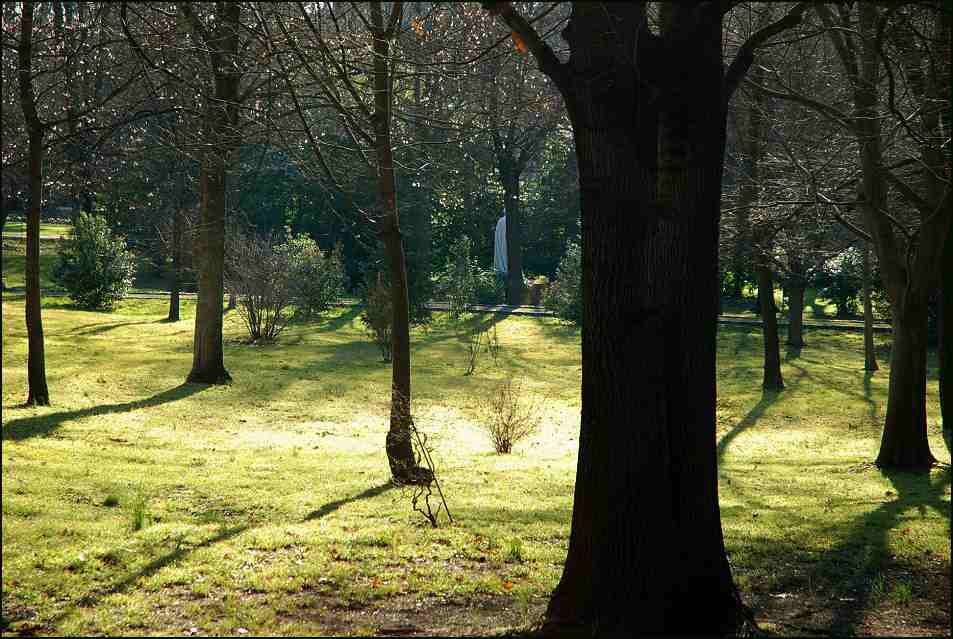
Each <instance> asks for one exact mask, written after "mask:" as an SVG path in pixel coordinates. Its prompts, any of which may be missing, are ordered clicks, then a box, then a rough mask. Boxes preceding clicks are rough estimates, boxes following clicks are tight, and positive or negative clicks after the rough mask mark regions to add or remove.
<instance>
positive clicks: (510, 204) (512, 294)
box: [500, 162, 523, 306]
mask: <svg viewBox="0 0 953 639" xmlns="http://www.w3.org/2000/svg"><path fill="white" fill-rule="evenodd" d="M503 164H508V163H507V162H504V163H503ZM500 178H501V180H502V182H503V206H504V210H505V211H506V303H507V304H512V305H514V306H516V305H519V304H522V303H523V249H522V245H523V231H522V224H523V221H522V212H521V211H520V176H519V173H517V172H516V170H515V169H514V168H513V167H511V166H505V167H501V171H500Z"/></svg>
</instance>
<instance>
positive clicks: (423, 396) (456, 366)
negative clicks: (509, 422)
mask: <svg viewBox="0 0 953 639" xmlns="http://www.w3.org/2000/svg"><path fill="white" fill-rule="evenodd" d="M165 312H166V304H165V302H164V301H163V300H127V301H125V302H122V303H120V305H119V307H118V308H117V309H116V311H115V312H113V313H108V314H107V313H89V312H83V311H77V310H73V309H72V308H70V306H69V305H68V303H67V300H65V299H64V298H44V322H45V326H44V328H45V335H46V355H47V371H48V379H49V383H50V389H51V394H52V400H53V402H54V405H53V406H52V407H48V408H23V407H21V406H20V404H21V403H22V401H23V400H24V398H25V397H26V386H25V385H26V380H25V360H26V337H25V329H24V326H23V320H22V317H23V303H22V297H14V298H12V299H11V298H9V297H7V298H5V299H4V303H3V377H2V381H3V391H2V404H3V450H2V473H3V474H2V479H3V481H2V486H3V488H2V496H3V528H2V531H3V582H2V584H3V585H2V588H3V591H2V603H3V616H4V618H5V621H4V623H5V624H7V625H8V627H7V630H8V631H11V632H23V633H29V632H33V633H46V634H93V633H106V634H122V635H127V634H189V633H197V634H203V635H204V634H223V635H234V634H240V633H242V630H247V631H248V634H249V635H257V634H311V635H313V634H374V633H376V632H379V631H381V630H391V631H396V630H401V629H402V630H403V631H405V632H409V629H415V630H416V631H417V632H423V633H428V634H462V633H470V634H486V633H488V632H492V631H493V630H494V629H496V628H500V627H507V626H515V625H519V624H522V623H525V622H527V621H531V620H532V617H533V615H536V614H539V613H540V612H541V611H542V609H543V607H544V606H545V603H546V600H547V597H548V595H549V592H550V591H551V590H552V588H553V587H554V586H555V584H556V582H557V580H558V578H559V575H560V573H561V570H562V562H563V560H564V558H565V552H566V542H567V536H568V532H569V520H570V514H571V507H572V488H573V480H574V474H575V459H576V450H577V446H578V419H579V379H580V356H579V333H578V331H577V330H576V329H573V328H569V327H566V326H564V325H561V324H559V323H557V322H556V321H554V320H551V319H548V318H527V317H508V318H505V319H502V320H501V321H499V322H498V324H497V330H498V334H499V339H500V342H501V343H502V345H503V349H504V350H503V354H502V356H501V357H500V359H499V363H498V364H494V363H493V361H492V360H491V359H490V358H489V357H488V356H485V357H484V358H483V359H482V360H481V361H480V363H479V365H478V368H477V371H476V372H475V373H474V374H473V375H470V376H465V375H463V373H464V370H465V368H466V364H465V361H464V359H465V357H464V346H463V344H462V343H461V342H460V341H459V340H458V339H457V337H456V335H455V333H454V332H453V331H452V330H451V329H450V328H449V326H448V324H447V323H446V322H445V321H444V320H443V319H438V321H437V322H436V323H435V324H434V326H433V327H432V328H430V329H429V330H417V331H415V332H414V335H413V343H414V349H413V366H414V377H413V388H414V401H415V405H414V406H415V415H416V421H417V424H418V427H419V428H420V430H421V431H422V432H423V433H425V434H426V435H427V436H428V439H429V441H430V443H431V444H432V445H433V456H434V459H435V461H436V463H437V465H438V473H439V477H440V478H441V480H442V485H443V488H444V491H445V493H446V496H447V499H448V502H449V505H450V509H451V512H452V514H453V516H454V518H455V523H454V524H452V525H449V524H447V523H446V521H443V522H442V524H441V526H440V527H439V528H436V529H434V528H431V527H430V525H429V524H428V523H426V522H425V521H424V519H423V518H422V517H421V516H420V515H418V514H417V513H415V512H413V510H412V508H411V494H410V493H408V492H405V491H402V490H398V489H393V488H391V487H390V485H389V482H388V479H389V472H388V469H387V461H386V458H385V456H384V452H383V447H384V437H385V432H386V412H387V405H388V396H389V392H388V391H389V384H390V370H389V367H388V366H387V365H384V364H382V363H381V362H380V359H379V355H378V352H377V349H376V348H375V346H374V345H373V344H372V343H371V342H369V341H368V340H367V338H366V337H365V336H364V334H363V332H362V330H361V324H360V322H359V320H358V316H357V311H356V310H355V309H353V308H352V309H340V310H337V311H335V312H334V314H333V315H332V317H330V318H329V319H327V320H325V321H323V322H320V323H314V324H305V325H300V324H299V325H292V327H290V328H289V329H288V330H287V331H286V333H284V334H283V335H282V337H281V338H280V341H279V343H278V344H277V345H270V346H262V345H257V346H256V345H249V344H246V343H243V342H242V341H241V337H242V328H241V325H240V322H239V319H238V318H237V317H236V316H235V315H234V314H232V313H230V314H228V315H227V316H226V318H227V319H226V334H227V345H226V363H227V366H228V368H229V370H230V372H231V373H232V375H233V377H234V383H233V384H232V385H231V386H227V387H203V386H196V385H183V384H182V381H183V380H184V378H185V375H186V373H187V372H188V370H189V367H190V363H191V346H192V320H193V318H194V306H193V305H192V304H191V303H189V302H186V303H185V305H184V308H183V320H182V321H180V322H177V323H167V322H164V321H162V318H163V317H164V316H165ZM496 319H499V318H494V317H492V316H483V317H481V318H479V320H477V321H480V322H491V321H496ZM719 331H720V332H719V371H718V383H719V400H718V454H719V458H720V494H721V506H722V516H723V522H724V530H725V538H726V543H727V547H728V551H729V553H730V561H731V564H732V567H733V571H734V575H735V578H736V580H737V582H738V584H739V586H740V588H741V590H742V595H743V597H744V598H745V600H746V601H747V602H748V603H749V604H750V605H751V606H752V607H753V608H754V610H755V612H756V615H757V617H758V619H759V620H760V622H761V624H762V626H763V627H764V628H765V629H766V630H768V631H771V632H776V633H779V634H798V635H800V634H805V633H807V632H808V631H816V632H821V633H830V632H838V633H842V634H843V633H847V632H853V633H858V634H904V633H912V634H916V633H926V634H940V633H945V632H948V627H949V611H950V595H949V593H950V590H949V586H950V519H949V516H950V473H949V467H948V466H947V467H944V468H938V469H935V470H934V471H933V472H932V473H931V474H930V475H929V476H908V475H896V474H891V475H884V474H882V473H880V472H879V471H878V470H877V469H876V468H874V467H873V466H872V464H871V463H870V462H871V461H872V460H873V458H874V456H875V455H876V451H877V447H878V444H879V436H880V424H881V421H882V417H883V411H884V410H885V397H886V388H887V378H888V373H889V371H888V370H887V367H886V364H887V361H886V360H887V352H886V344H887V342H885V341H884V339H883V338H882V337H881V336H878V338H877V339H878V342H879V346H880V357H881V362H882V364H883V365H884V368H883V369H882V370H881V371H880V372H878V373H877V374H875V375H873V376H865V374H864V372H863V370H862V365H863V356H862V336H861V335H859V334H851V333H833V332H825V331H808V332H807V334H806V341H807V342H808V345H807V346H806V347H805V348H803V349H802V350H801V351H800V352H789V353H787V356H786V358H785V361H784V367H783V371H784V374H785V380H786V382H787V384H788V388H787V389H786V390H785V391H783V392H782V393H780V394H777V395H762V393H761V390H760V379H761V360H760V349H761V338H760V332H759V331H758V330H757V329H750V330H749V329H748V327H726V326H722V327H720V329H719ZM932 357H933V356H932V355H931V369H930V375H931V378H930V383H929V419H930V429H931V446H932V448H933V452H934V454H935V455H936V456H937V457H939V458H940V459H942V460H943V461H944V462H949V459H950V457H949V451H948V450H947V449H946V448H945V446H944V444H943V442H942V439H941V437H940V434H939V426H938V406H937V384H936V379H935V377H936V368H935V359H933V358H932ZM507 375H516V376H519V377H521V378H523V379H524V380H525V381H524V388H526V389H527V392H529V393H532V394H533V395H536V396H538V397H541V398H545V399H544V403H543V406H544V408H543V410H544V419H543V421H542V427H541V430H540V431H539V433H538V434H537V435H536V436H534V437H532V438H531V439H530V440H529V441H526V442H523V443H521V444H519V445H517V447H516V449H515V451H514V453H513V454H511V455H505V456H498V455H495V454H494V453H493V452H492V449H491V447H490V445H489V443H488V441H487V439H486V438H485V435H484V433H483V432H482V431H481V429H480V427H479V423H480V421H481V408H480V398H481V397H483V396H484V395H485V394H487V393H488V392H489V391H490V390H491V389H492V388H493V387H494V385H495V384H496V383H497V382H498V381H499V380H501V379H503V378H504V377H506V376H507ZM192 629H195V630H192Z"/></svg>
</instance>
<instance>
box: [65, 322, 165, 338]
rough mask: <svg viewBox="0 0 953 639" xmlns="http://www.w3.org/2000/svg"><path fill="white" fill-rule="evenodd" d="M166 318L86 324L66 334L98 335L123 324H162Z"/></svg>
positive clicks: (72, 335) (73, 335)
mask: <svg viewBox="0 0 953 639" xmlns="http://www.w3.org/2000/svg"><path fill="white" fill-rule="evenodd" d="M166 321H167V319H166V318H163V319H157V320H143V321H141V322H114V323H112V324H98V323H97V324H87V325H84V326H78V327H76V328H74V329H72V330H70V331H66V334H67V335H69V336H71V337H75V336H80V335H84V336H85V335H100V334H102V333H106V332H108V331H111V330H113V329H115V328H122V327H123V326H138V325H141V324H162V323H163V322H166Z"/></svg>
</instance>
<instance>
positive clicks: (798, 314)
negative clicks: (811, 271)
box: [787, 277, 804, 348]
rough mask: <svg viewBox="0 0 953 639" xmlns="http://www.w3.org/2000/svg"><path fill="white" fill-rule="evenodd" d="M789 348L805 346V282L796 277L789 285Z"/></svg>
mask: <svg viewBox="0 0 953 639" xmlns="http://www.w3.org/2000/svg"><path fill="white" fill-rule="evenodd" d="M787 343H788V346H793V347H794V348H801V347H802V346H804V281H803V280H801V279H800V278H799V277H795V281H794V282H793V283H791V284H789V285H788V341H787Z"/></svg>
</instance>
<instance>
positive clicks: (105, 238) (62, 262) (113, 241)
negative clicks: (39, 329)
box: [51, 212, 136, 310]
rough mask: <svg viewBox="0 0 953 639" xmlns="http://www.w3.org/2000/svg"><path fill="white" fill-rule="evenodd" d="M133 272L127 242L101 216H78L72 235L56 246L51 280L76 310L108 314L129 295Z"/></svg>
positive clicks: (133, 258)
mask: <svg viewBox="0 0 953 639" xmlns="http://www.w3.org/2000/svg"><path fill="white" fill-rule="evenodd" d="M135 272H136V262H135V257H134V256H133V254H132V252H130V251H129V249H128V248H127V247H126V240H125V239H124V238H122V237H120V236H118V235H113V233H112V231H111V230H110V228H109V225H108V224H107V223H106V219H105V218H103V217H102V216H100V215H88V214H87V213H86V212H81V213H80V214H79V216H78V217H77V218H76V223H75V225H74V226H73V233H72V235H71V236H70V237H69V238H67V239H65V240H63V241H62V242H60V243H59V248H58V250H57V256H56V261H55V262H54V264H53V269H52V271H51V277H52V279H53V281H54V282H55V283H56V284H58V285H60V286H62V287H63V288H64V289H66V291H67V293H69V296H70V298H71V299H72V300H73V301H74V302H76V304H77V305H78V306H80V307H82V308H86V309H90V310H109V309H111V308H112V307H113V305H115V303H116V302H117V301H119V300H121V299H122V298H124V297H125V296H126V293H128V292H129V289H130V287H132V280H133V276H134V275H135Z"/></svg>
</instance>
